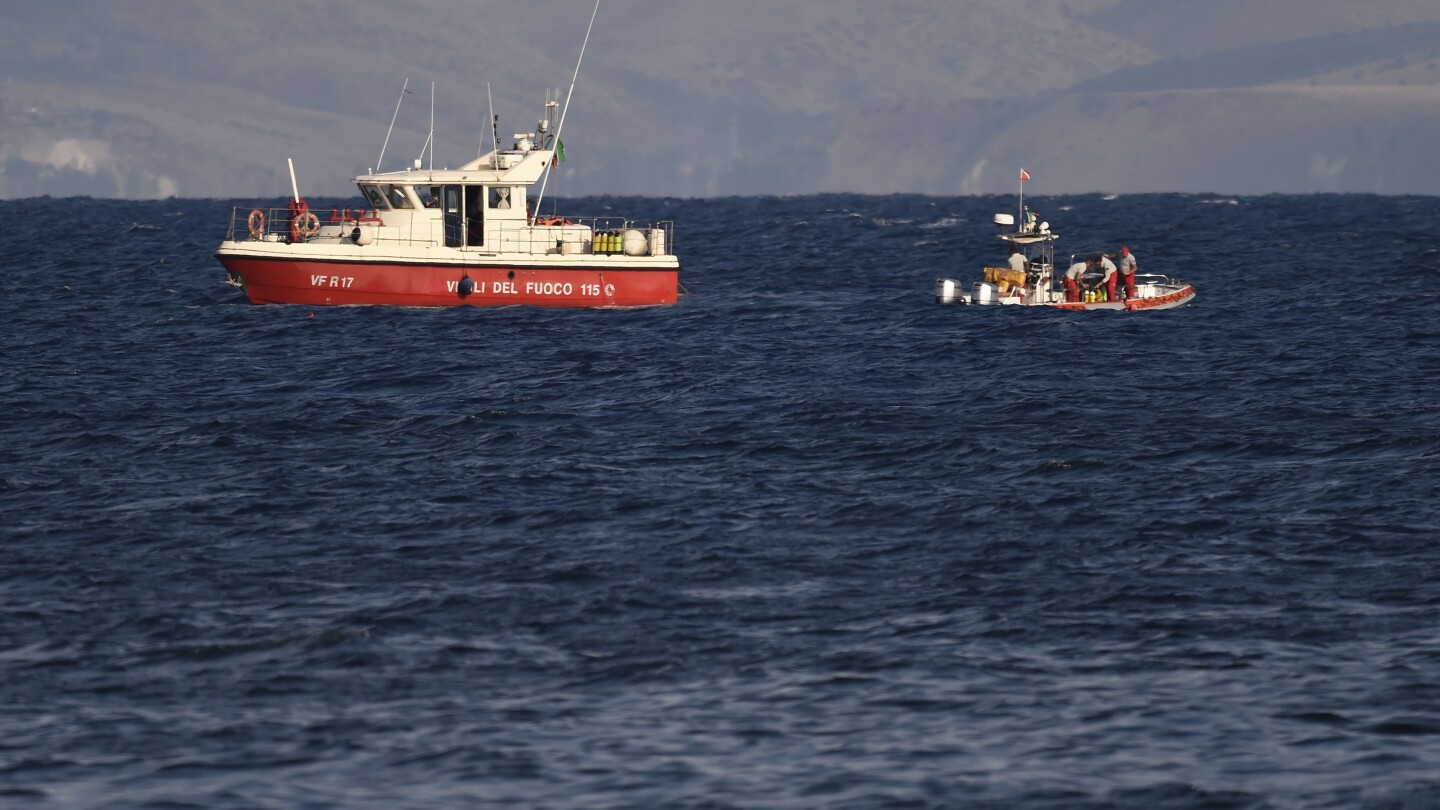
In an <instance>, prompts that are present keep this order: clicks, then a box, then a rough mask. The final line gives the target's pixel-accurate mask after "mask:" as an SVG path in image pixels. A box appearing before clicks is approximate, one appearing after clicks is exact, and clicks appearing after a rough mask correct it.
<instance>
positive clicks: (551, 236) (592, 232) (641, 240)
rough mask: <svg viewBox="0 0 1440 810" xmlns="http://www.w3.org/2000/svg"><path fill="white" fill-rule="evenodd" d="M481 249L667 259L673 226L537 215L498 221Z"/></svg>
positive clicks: (672, 246)
mask: <svg viewBox="0 0 1440 810" xmlns="http://www.w3.org/2000/svg"><path fill="white" fill-rule="evenodd" d="M486 239H487V240H488V242H487V244H486V245H483V246H480V249H482V250H492V251H493V250H499V251H501V252H505V253H528V254H554V253H559V254H590V255H595V256H669V255H673V253H674V250H675V223H674V222H673V221H669V220H663V221H651V220H638V219H626V218H624V217H564V216H537V217H535V221H534V224H531V223H528V222H502V223H499V224H498V226H496V225H492V226H491V227H490V228H487V229H486Z"/></svg>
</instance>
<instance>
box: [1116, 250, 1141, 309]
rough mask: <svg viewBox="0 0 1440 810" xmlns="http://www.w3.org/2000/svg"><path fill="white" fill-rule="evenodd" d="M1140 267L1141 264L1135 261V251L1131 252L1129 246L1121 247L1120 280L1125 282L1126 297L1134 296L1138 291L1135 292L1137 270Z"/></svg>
mask: <svg viewBox="0 0 1440 810" xmlns="http://www.w3.org/2000/svg"><path fill="white" fill-rule="evenodd" d="M1138 269H1139V265H1137V264H1136V263H1135V254H1133V253H1131V252H1130V248H1128V247H1121V248H1120V280H1121V281H1124V282H1125V297H1126V298H1134V297H1135V294H1136V293H1135V271H1136V270H1138Z"/></svg>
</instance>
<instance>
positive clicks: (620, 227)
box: [225, 206, 675, 256]
mask: <svg viewBox="0 0 1440 810" xmlns="http://www.w3.org/2000/svg"><path fill="white" fill-rule="evenodd" d="M309 213H312V214H314V219H313V220H311V219H309V218H307V217H305V216H304V214H301V215H299V216H298V217H297V216H296V215H294V214H293V212H292V211H291V210H290V209H289V208H245V207H240V206H236V207H235V208H233V209H232V211H231V214H230V224H229V228H228V230H227V231H226V235H225V238H226V240H227V241H232V242H233V241H237V240H238V241H246V240H249V241H263V242H296V241H312V240H313V241H320V242H325V241H348V240H350V239H351V238H352V234H354V233H355V229H356V228H360V229H362V230H363V232H364V238H365V240H366V241H365V244H373V243H389V244H403V245H438V244H445V243H446V241H447V240H446V225H445V222H444V220H443V218H441V217H434V218H426V219H413V218H412V219H410V220H409V221H408V222H396V223H393V224H394V225H395V227H386V223H385V221H384V219H383V217H382V215H381V213H380V212H377V211H374V210H369V209H345V210H343V211H342V210H339V209H332V210H330V211H323V210H315V211H311V212H309ZM477 224H478V223H477ZM476 230H479V228H477V229H476ZM458 233H459V234H462V235H465V234H470V233H471V228H470V221H469V220H468V219H462V220H460V223H459V229H458ZM452 241H453V240H452ZM460 249H461V250H464V251H467V252H469V251H474V252H477V253H496V252H499V253H521V254H529V255H547V254H589V255H596V256H670V255H674V251H675V223H674V222H673V221H671V220H661V221H651V220H637V219H627V218H625V217H562V216H537V217H535V221H534V223H533V224H531V223H530V222H526V221H523V220H520V221H501V222H495V221H491V222H490V223H488V227H485V228H484V241H483V242H482V243H480V244H474V245H464V246H461V248H460Z"/></svg>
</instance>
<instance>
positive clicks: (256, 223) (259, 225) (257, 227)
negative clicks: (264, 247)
mask: <svg viewBox="0 0 1440 810" xmlns="http://www.w3.org/2000/svg"><path fill="white" fill-rule="evenodd" d="M249 225H250V238H251V239H259V238H260V237H261V235H263V234H264V233H265V212H264V211H261V210H260V209H259V208H256V209H255V210H254V211H251V212H250V220H249Z"/></svg>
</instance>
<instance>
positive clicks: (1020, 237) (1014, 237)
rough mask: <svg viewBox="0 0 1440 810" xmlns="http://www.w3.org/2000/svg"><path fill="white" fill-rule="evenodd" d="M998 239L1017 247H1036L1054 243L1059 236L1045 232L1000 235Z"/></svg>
mask: <svg viewBox="0 0 1440 810" xmlns="http://www.w3.org/2000/svg"><path fill="white" fill-rule="evenodd" d="M1000 238H1001V239H1004V240H1005V241H1006V242H1013V243H1014V244H1017V245H1038V244H1042V243H1048V242H1054V241H1055V240H1057V239H1059V238H1060V234H1058V233H1051V232H1049V231H1045V232H1044V233H1002V234H1000Z"/></svg>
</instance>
